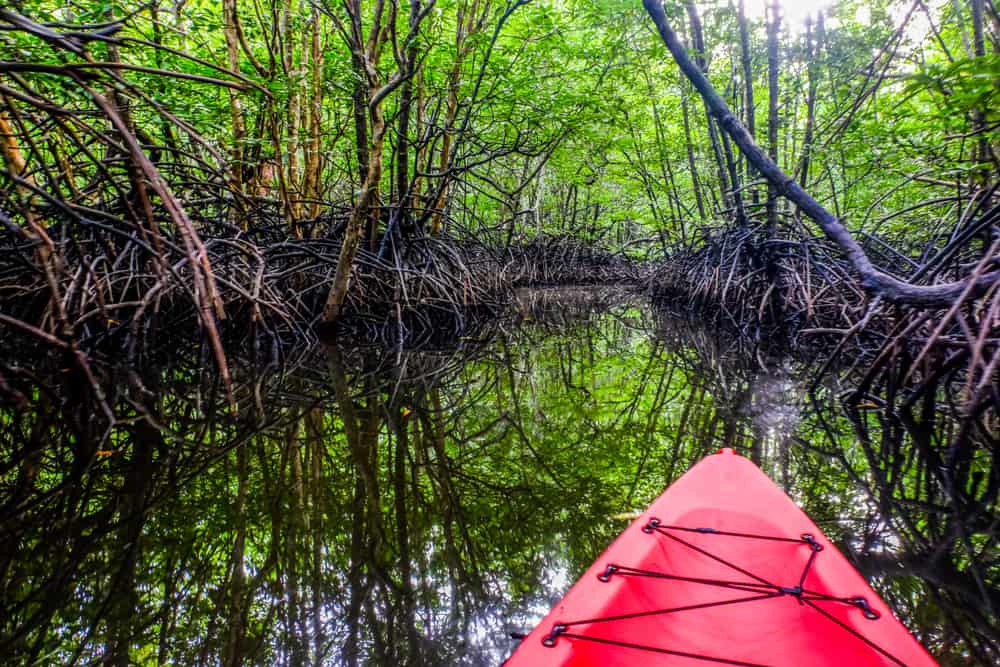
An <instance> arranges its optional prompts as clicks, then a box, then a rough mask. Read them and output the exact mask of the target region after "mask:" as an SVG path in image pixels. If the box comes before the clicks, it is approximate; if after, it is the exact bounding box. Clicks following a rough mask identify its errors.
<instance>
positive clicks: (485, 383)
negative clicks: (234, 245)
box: [0, 288, 1000, 665]
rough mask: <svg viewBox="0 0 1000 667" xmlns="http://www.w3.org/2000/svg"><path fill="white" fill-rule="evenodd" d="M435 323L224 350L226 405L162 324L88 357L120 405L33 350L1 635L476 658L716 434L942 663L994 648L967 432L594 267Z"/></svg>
mask: <svg viewBox="0 0 1000 667" xmlns="http://www.w3.org/2000/svg"><path fill="white" fill-rule="evenodd" d="M452 343H453V344H451V345H448V346H443V347H440V348H439V349H434V350H429V349H423V350H398V351H386V350H383V349H380V348H376V347H364V346H358V345H357V344H354V345H352V346H348V345H342V346H341V347H339V348H337V347H329V346H327V347H315V348H312V349H302V350H296V351H295V353H294V354H289V353H288V352H287V351H286V352H283V353H282V352H280V351H276V350H256V351H248V352H247V353H246V354H247V356H248V357H249V356H251V355H255V361H254V362H253V363H251V362H250V361H248V360H247V359H242V360H241V359H240V358H239V354H238V353H237V354H234V355H233V358H231V360H230V361H231V365H232V366H233V367H234V369H235V370H234V376H235V384H236V397H237V410H236V412H235V414H234V415H233V414H230V413H229V412H228V411H227V408H226V401H225V395H224V392H223V390H222V388H221V387H220V383H219V381H218V379H217V378H216V377H214V375H213V373H212V372H211V367H210V364H208V365H207V366H205V365H203V364H204V354H203V353H204V351H203V350H201V349H199V348H198V347H197V346H192V347H191V348H190V349H188V348H187V347H185V346H183V345H180V346H178V345H173V346H168V348H169V349H168V353H163V352H161V353H160V354H159V355H153V354H151V355H149V357H148V358H147V359H146V360H145V363H144V367H143V368H120V367H118V368H114V367H113V364H108V366H107V367H108V368H113V370H108V371H107V373H106V374H104V375H102V376H101V378H100V381H101V383H102V391H104V392H105V395H106V403H107V405H108V406H109V407H111V409H112V410H113V412H115V414H116V415H117V423H116V424H115V425H114V426H113V427H112V428H111V429H110V431H109V430H108V424H107V422H106V421H105V420H104V419H103V417H102V416H101V411H100V409H99V406H97V404H96V403H95V402H94V400H93V396H92V395H91V394H90V392H89V391H88V386H87V383H86V382H84V381H83V380H81V379H80V378H67V377H65V375H67V374H68V373H69V374H71V372H68V371H63V367H64V364H63V363H61V360H59V359H49V360H48V361H37V362H35V365H36V366H37V368H38V370H37V372H36V373H34V375H33V376H30V375H28V374H24V375H22V376H19V379H20V387H22V389H23V388H24V387H28V386H33V387H34V390H33V391H25V392H24V393H25V396H26V398H27V399H29V400H28V403H27V404H26V405H25V406H23V407H22V408H21V409H19V410H18V409H15V408H14V407H12V406H9V405H8V406H5V407H0V427H2V432H0V433H2V438H0V454H2V456H0V520H2V524H0V525H2V532H3V535H2V542H0V655H2V656H4V657H3V658H2V661H3V662H4V663H5V664H94V663H97V662H108V663H110V664H122V665H124V664H134V663H138V664H220V663H223V664H262V665H271V664H287V665H300V664H334V665H339V664H348V665H354V664H377V665H402V664H413V665H448V664H459V665H496V664H499V663H500V662H502V660H503V659H504V658H505V657H506V656H507V655H509V653H510V652H511V651H512V650H513V648H514V647H515V645H516V640H513V639H511V638H510V637H509V633H510V632H512V631H513V632H524V631H527V630H529V629H530V628H531V627H533V625H534V624H535V623H536V622H537V621H538V620H539V619H540V618H541V616H542V615H543V614H544V613H545V612H546V611H547V610H548V608H549V606H550V605H551V604H552V603H553V602H554V601H556V600H557V599H558V598H559V597H560V595H561V594H562V593H563V592H565V590H566V589H567V588H568V587H569V586H570V585H571V584H572V582H573V581H574V580H575V578H576V577H577V576H578V575H579V574H580V573H581V572H582V571H583V569H585V568H586V567H587V566H588V565H589V564H590V563H591V562H592V561H593V560H594V558H595V557H596V556H597V555H598V554H599V553H600V552H601V551H602V550H603V548H604V547H605V546H606V545H607V544H608V543H609V542H610V540H611V539H613V538H614V536H615V535H617V534H618V533H619V532H620V531H621V530H622V529H624V527H625V526H626V525H627V523H628V521H629V519H630V518H631V517H632V516H634V514H635V513H636V512H637V511H639V510H641V509H642V508H644V507H645V506H646V505H647V504H648V503H649V502H650V500H652V499H653V498H654V497H656V495H658V494H659V493H660V492H661V491H662V490H663V488H664V487H665V486H666V485H668V484H669V483H670V482H671V481H672V480H674V479H676V478H677V477H678V476H679V475H680V474H681V473H683V471H685V470H686V469H687V468H688V467H689V466H690V465H691V464H692V463H693V462H695V461H697V460H698V459H700V458H701V457H702V456H704V455H705V454H707V453H710V452H713V451H715V450H716V449H718V448H719V447H720V446H732V447H736V448H737V449H739V450H740V451H741V452H743V453H744V454H746V455H748V456H751V457H752V458H753V459H754V460H755V461H757V462H758V463H759V464H760V465H761V466H762V467H763V468H764V470H765V471H766V472H767V473H768V474H769V475H770V476H771V478H772V479H774V480H775V481H776V482H777V483H778V484H779V485H781V486H783V487H784V488H785V489H786V491H788V492H789V494H790V495H792V497H793V498H795V499H796V500H797V501H798V502H799V503H800V504H801V505H802V506H803V508H804V509H805V510H806V511H807V512H809V513H810V515H811V516H812V517H813V518H814V520H815V521H816V522H817V523H818V524H819V525H820V526H821V528H823V530H824V531H826V532H827V534H828V535H829V537H830V538H831V539H833V540H834V541H835V542H837V543H838V545H840V547H841V549H842V550H844V551H845V552H846V553H847V554H848V556H849V558H851V560H852V561H853V562H854V564H855V565H856V566H857V567H858V568H859V569H860V570H861V571H862V572H863V573H864V574H865V575H866V576H867V577H868V578H869V579H870V580H871V581H872V583H873V585H874V586H875V587H876V588H877V590H879V592H880V593H881V594H882V595H883V596H884V597H885V598H886V600H887V601H888V602H889V603H890V605H891V606H893V607H894V608H895V609H896V610H897V612H898V613H899V615H900V617H901V618H902V619H903V620H904V621H905V622H906V623H907V624H908V626H909V627H910V628H911V630H913V631H914V632H915V633H917V634H918V636H919V637H920V638H921V639H922V640H923V641H924V642H925V644H926V645H928V646H929V648H930V649H931V650H932V652H933V653H935V654H936V655H938V656H940V659H941V662H942V664H970V663H972V664H976V663H983V664H986V662H988V661H989V659H990V657H991V656H995V655H996V653H995V651H996V646H997V643H998V642H1000V637H998V633H997V630H998V626H997V617H996V613H995V611H996V608H997V607H996V605H997V604H1000V595H998V591H997V588H996V582H997V576H996V575H997V560H996V558H997V550H996V546H995V544H994V535H995V533H996V528H995V526H996V525H997V518H998V517H997V513H996V508H995V502H992V501H990V500H989V499H990V498H991V497H995V493H993V495H992V496H991V495H990V494H989V491H988V489H989V487H990V486H991V485H993V484H995V483H996V482H995V481H994V479H995V474H994V473H993V472H992V465H993V464H992V457H991V456H990V455H988V453H987V452H979V453H977V455H976V457H974V459H973V461H972V463H971V464H969V465H968V466H966V468H964V469H963V470H955V471H948V470H944V472H946V473H948V474H945V475H944V476H942V474H941V473H942V468H941V466H940V459H939V458H935V457H934V456H933V455H932V454H933V447H931V448H928V447H926V446H924V447H920V446H918V443H915V442H914V441H913V438H912V437H911V436H910V435H907V433H905V432H903V430H902V429H901V427H900V426H899V424H898V423H897V422H898V420H893V419H889V418H887V416H886V415H884V414H881V413H879V410H878V405H877V403H876V402H875V401H869V402H868V403H864V404H861V405H860V406H856V407H857V410H856V411H855V412H853V413H852V412H850V411H848V412H845V411H844V410H843V408H842V406H841V404H840V402H839V401H838V400H836V397H838V396H841V395H842V393H843V390H844V389H845V387H840V386H837V385H835V384H832V382H833V381H832V380H827V379H824V380H823V382H822V383H821V385H820V386H819V387H818V388H817V389H816V391H815V392H814V393H813V396H814V397H817V399H818V402H817V400H812V399H811V398H810V396H809V395H808V394H807V389H809V388H810V386H811V384H812V383H813V382H814V380H815V379H816V378H815V368H809V367H806V366H802V365H801V364H799V363H796V362H793V361H791V360H789V359H785V358H769V357H764V356H763V355H761V354H758V353H756V352H752V351H747V350H745V349H742V348H741V347H740V346H739V345H738V344H737V343H736V342H735V341H734V340H733V339H732V338H731V337H727V336H724V335H719V332H717V331H712V330H710V329H708V328H704V327H699V326H697V325H695V324H692V323H690V322H683V321H680V320H677V319H673V318H671V317H669V316H667V315H665V314H662V313H656V312H655V311H654V310H653V309H651V308H650V307H649V306H648V304H646V303H645V302H644V301H643V300H642V299H641V298H638V297H635V296H631V295H628V294H627V293H623V292H618V291H614V290H610V291H608V290H598V289H591V288H588V289H584V290H536V291H529V292H523V293H521V294H520V295H519V298H518V301H517V307H516V308H515V312H514V313H513V314H512V315H511V316H510V317H508V318H505V319H502V320H499V321H497V322H494V323H492V324H491V325H490V326H488V327H487V328H486V329H485V330H483V331H481V332H479V333H478V334H477V335H475V336H469V337H468V338H466V339H463V340H457V341H452ZM262 360H263V361H262ZM18 368H22V370H23V368H24V367H23V366H21V367H18ZM8 375H10V374H9V373H8ZM25 377H27V378H29V379H27V380H26V379H24V378H25ZM32 383H34V384H33V385H32ZM852 414H853V416H854V419H853V420H852V419H851V418H849V417H851V415H852ZM859 424H860V427H861V428H860V429H859ZM938 428H939V429H946V428H947V426H946V425H944V424H939V425H938ZM935 432H937V431H935ZM106 434H107V437H105V436H106ZM859 434H860V437H859ZM866 438H867V441H866V440H865V439H866ZM932 440H933V438H932ZM942 479H945V480H951V482H952V485H953V487H954V484H955V483H960V484H962V485H964V487H963V489H964V491H963V493H961V494H957V495H956V494H955V493H954V490H955V489H954V488H953V487H952V488H951V491H950V492H949V489H948V488H946V487H947V485H946V484H945V485H944V486H943V485H942V482H941V480H942ZM956 480H957V482H956ZM975 485H978V486H975ZM973 486H975V488H973ZM958 497H961V498H963V499H966V500H962V501H961V502H960V503H959V502H958V501H956V498H958ZM968 498H972V499H973V501H974V500H975V499H976V498H979V499H981V500H982V502H980V503H979V505H977V504H976V503H975V502H971V501H968V500H967V499H968Z"/></svg>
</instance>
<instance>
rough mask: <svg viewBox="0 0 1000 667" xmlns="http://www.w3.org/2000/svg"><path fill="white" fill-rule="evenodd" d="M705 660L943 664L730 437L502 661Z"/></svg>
mask: <svg viewBox="0 0 1000 667" xmlns="http://www.w3.org/2000/svg"><path fill="white" fill-rule="evenodd" d="M699 664H701V665H708V664H723V665H830V666H834V665H836V666H837V667H841V666H847V665H851V666H860V665H879V666H882V665H885V666H889V667H899V666H901V665H905V666H907V667H910V666H925V665H936V664H937V663H936V662H935V661H934V659H933V658H932V657H931V656H930V655H929V654H928V653H927V651H926V650H924V648H923V647H922V646H921V645H920V644H919V643H918V642H917V641H916V639H914V637H913V636H912V635H911V634H910V633H909V631H907V629H906V628H905V627H903V625H902V623H900V622H899V620H898V619H896V617H895V616H894V615H893V613H892V611H891V610H890V609H889V607H888V606H887V605H886V604H885V602H883V601H882V599H881V598H879V596H878V595H877V594H876V593H875V592H874V591H873V590H872V589H871V587H870V586H869V585H868V583H867V582H866V581H865V580H864V578H862V577H861V575H860V574H858V572H857V571H856V570H855V569H854V568H853V567H852V566H851V565H850V563H848V562H847V559H845V558H844V556H843V555H842V554H841V553H840V552H839V551H838V550H837V548H836V547H835V546H834V545H833V544H832V543H831V542H830V540H829V539H827V537H826V536H825V535H824V534H823V533H822V531H820V530H819V528H817V527H816V525H815V524H814V523H813V522H812V521H811V520H810V519H809V517H808V516H806V514H805V513H804V512H802V510H800V509H799V508H798V507H797V506H796V505H795V503H794V502H793V501H792V500H791V499H790V498H789V497H788V496H786V495H785V493H784V492H783V491H782V490H781V489H780V488H778V487H777V486H776V485H775V484H774V483H773V482H772V481H771V480H770V479H768V477H767V476H766V475H765V474H764V473H763V472H761V470H760V469H759V468H758V467H757V466H755V465H754V464H753V463H752V462H751V461H750V460H748V459H746V458H744V457H742V456H738V455H736V454H735V453H734V452H733V450H731V449H724V450H722V451H721V452H720V453H719V454H716V455H712V456H708V457H705V458H704V459H703V460H702V461H700V462H699V463H698V464H697V465H695V466H694V467H692V468H691V469H690V470H689V471H688V472H687V473H686V474H685V475H684V476H683V477H681V478H680V479H679V480H677V481H676V482H674V483H673V484H672V485H671V486H670V487H669V488H668V489H667V490H666V491H665V492H664V493H663V495H661V496H660V497H659V498H657V499H656V500H655V501H654V502H653V504H652V505H650V507H649V509H647V510H646V511H645V512H644V513H643V514H642V515H641V516H640V517H639V518H638V519H636V521H635V522H633V523H632V525H630V526H629V527H628V528H627V529H626V530H625V531H624V532H623V533H622V534H621V535H620V536H619V537H618V539H616V540H615V541H614V542H613V543H612V544H611V546H610V547H608V549H607V550H606V551H605V552H604V554H602V555H601V557H600V558H598V559H597V560H596V561H595V562H594V564H593V565H591V566H590V569H588V570H587V572H586V573H585V574H584V575H583V577H581V578H580V580H579V581H577V582H576V584H574V585H573V587H572V588H571V589H570V590H569V592H568V593H567V594H566V595H565V597H563V599H562V600H561V601H560V602H559V603H558V604H557V605H555V606H554V607H553V608H552V610H551V611H550V612H549V614H548V615H547V616H546V617H545V618H544V619H542V622H541V623H540V624H539V625H538V626H537V627H536V628H535V629H534V630H533V631H532V632H531V634H529V635H528V636H527V637H525V638H524V640H523V641H522V642H521V644H520V646H519V647H518V649H517V650H516V651H515V652H514V655H513V656H511V658H510V659H509V660H508V661H507V663H506V665H507V666H508V667H525V666H528V665H530V666H533V667H534V666H536V665H574V666H577V667H579V666H584V665H594V666H597V665H600V666H601V667H611V666H614V665H621V666H626V665H627V666H628V667H635V666H636V665H657V666H658V665H678V666H683V665H688V666H695V665H699Z"/></svg>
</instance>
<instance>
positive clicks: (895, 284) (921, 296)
mask: <svg viewBox="0 0 1000 667" xmlns="http://www.w3.org/2000/svg"><path fill="white" fill-rule="evenodd" d="M642 4H643V6H644V7H645V8H646V12H647V13H648V14H649V16H650V18H652V19H653V24H654V25H656V29H657V31H658V32H659V33H660V37H661V38H662V39H663V43H664V44H666V46H667V49H669V50H670V53H671V54H672V55H673V57H674V60H675V61H676V62H677V64H678V65H679V66H680V68H681V71H683V72H684V74H685V76H687V78H688V79H689V80H690V81H691V83H692V84H693V85H694V87H695V88H696V89H697V90H698V93H699V94H700V95H701V96H702V99H704V100H705V104H706V105H707V106H708V108H709V110H710V111H711V113H712V115H713V116H714V117H715V118H716V120H717V121H718V123H719V126H720V127H722V129H723V130H724V131H725V132H726V134H728V135H729V136H730V137H731V138H732V140H733V142H735V143H736V145H737V146H739V148H740V151H741V152H742V153H743V155H744V156H745V157H746V158H747V161H749V162H750V163H751V164H752V165H753V166H754V167H755V168H756V169H757V170H758V171H759V172H760V173H761V175H762V176H764V178H766V179H767V181H768V182H769V183H771V184H773V185H774V186H775V188H777V190H778V192H779V193H780V194H781V195H783V196H784V197H786V198H787V199H789V200H790V201H791V202H792V203H794V204H795V205H796V206H798V207H799V208H800V209H801V210H802V212H804V213H805V214H806V215H807V216H809V217H810V218H812V219H813V220H814V221H816V223H817V224H818V225H819V227H820V229H822V230H823V233H824V234H825V235H826V237H827V238H828V239H830V240H831V241H833V242H834V243H835V244H837V245H838V246H839V247H840V248H841V250H843V251H844V254H846V255H847V259H848V261H850V263H851V266H852V268H853V269H854V270H855V271H856V272H857V273H858V274H859V275H860V277H861V284H862V286H863V287H864V288H865V289H866V290H867V291H868V292H869V293H870V294H871V295H873V296H881V297H883V298H884V299H885V300H887V301H891V302H894V303H900V304H906V305H909V306H914V307H918V308H946V307H948V306H951V305H953V304H954V302H955V301H956V300H964V299H969V298H975V297H977V296H979V295H981V294H983V293H984V292H986V290H988V289H989V288H990V287H992V286H994V285H996V284H997V282H1000V271H992V272H989V273H982V271H981V269H982V268H985V266H987V265H988V264H989V258H991V257H992V256H993V255H995V254H996V252H997V247H994V248H993V249H991V250H990V251H989V252H987V253H986V255H985V257H984V261H983V262H981V263H980V266H978V267H977V270H976V271H973V273H972V274H970V275H969V276H968V277H967V278H965V279H963V280H959V281H956V282H953V283H946V284H941V285H915V284H913V283H910V282H907V281H905V280H900V279H898V278H895V277H893V276H890V275H889V274H887V273H884V272H883V271H880V270H878V269H876V268H875V267H874V266H873V265H872V263H871V260H870V259H868V256H867V255H866V254H865V251H864V250H863V249H862V248H861V246H860V245H859V244H858V242H857V241H856V240H855V239H854V237H853V236H851V233H850V232H849V231H848V230H847V228H846V227H845V226H844V224H843V223H842V222H841V221H840V220H839V219H838V218H837V217H836V216H835V215H833V214H832V213H830V212H829V211H828V210H826V209H825V208H824V207H823V206H822V205H821V204H820V203H819V202H818V201H816V200H815V199H814V198H813V197H812V195H810V194H809V193H808V192H806V191H805V190H804V189H803V188H802V186H800V185H799V184H798V183H797V182H796V181H795V179H794V178H793V177H791V176H789V175H788V174H786V173H785V172H784V171H783V170H782V169H781V167H779V166H778V165H777V163H775V162H774V160H772V159H771V158H769V157H768V156H767V154H766V153H764V151H763V150H762V149H761V148H760V146H758V145H757V143H756V142H755V141H754V140H753V137H751V136H750V133H749V132H748V131H747V129H746V128H745V127H743V125H742V124H741V123H740V122H739V120H737V118H736V117H735V116H734V115H733V112H732V111H730V109H729V106H728V105H727V104H726V102H725V100H723V99H722V97H720V96H719V93H718V92H716V90H715V88H714V87H713V86H712V84H711V82H710V81H709V80H708V78H707V77H706V76H705V75H704V74H703V73H702V71H701V70H700V69H699V68H698V66H697V65H696V64H695V63H694V62H692V61H691V59H690V58H689V57H688V55H687V51H686V50H685V49H684V47H683V46H682V45H681V43H680V41H679V40H678V39H677V35H676V34H675V33H674V31H673V29H672V28H671V27H670V24H669V23H668V22H667V17H666V14H664V12H663V5H662V4H661V0H642ZM997 245H1000V242H998V243H997V244H994V246H997Z"/></svg>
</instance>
